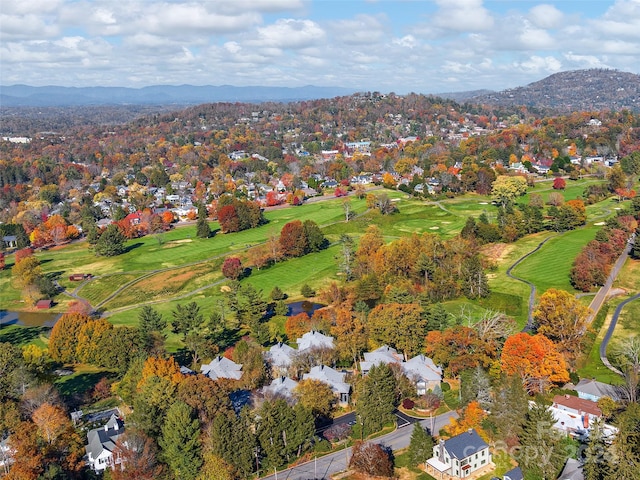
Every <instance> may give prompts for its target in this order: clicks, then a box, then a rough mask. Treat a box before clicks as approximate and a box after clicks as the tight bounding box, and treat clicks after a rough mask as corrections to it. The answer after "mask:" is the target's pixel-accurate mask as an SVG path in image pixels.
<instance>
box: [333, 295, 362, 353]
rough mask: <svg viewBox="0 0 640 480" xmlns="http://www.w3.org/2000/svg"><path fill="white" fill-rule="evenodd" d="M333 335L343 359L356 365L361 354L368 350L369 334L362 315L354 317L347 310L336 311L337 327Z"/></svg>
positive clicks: (334, 326) (334, 327)
mask: <svg viewBox="0 0 640 480" xmlns="http://www.w3.org/2000/svg"><path fill="white" fill-rule="evenodd" d="M331 335H333V337H334V338H335V339H336V350H337V351H338V355H339V356H340V358H342V359H345V360H346V359H350V360H353V363H354V364H355V363H356V362H357V361H358V358H359V357H360V354H361V353H362V352H363V351H365V349H366V348H367V334H366V330H365V323H364V322H363V318H362V314H355V315H353V314H352V312H351V310H349V309H347V308H338V309H336V320H335V325H333V326H332V327H331Z"/></svg>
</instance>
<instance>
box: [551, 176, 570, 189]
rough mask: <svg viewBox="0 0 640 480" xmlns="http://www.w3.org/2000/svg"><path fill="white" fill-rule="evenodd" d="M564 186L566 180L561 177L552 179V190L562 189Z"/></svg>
mask: <svg viewBox="0 0 640 480" xmlns="http://www.w3.org/2000/svg"><path fill="white" fill-rule="evenodd" d="M566 186H567V181H566V180H565V179H564V178H562V177H556V178H555V179H554V180H553V188H554V190H564V189H565V187H566Z"/></svg>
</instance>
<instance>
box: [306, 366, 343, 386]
mask: <svg viewBox="0 0 640 480" xmlns="http://www.w3.org/2000/svg"><path fill="white" fill-rule="evenodd" d="M345 376H346V373H342V372H338V371H337V370H334V369H333V368H331V367H327V366H326V365H319V366H315V367H313V368H312V369H311V371H310V372H309V373H305V374H304V375H303V376H302V379H303V380H309V379H313V380H319V381H321V382H324V383H326V384H328V385H329V386H330V387H331V390H333V391H334V392H335V393H349V392H350V391H351V385H349V384H348V383H346V382H345V381H344V377H345Z"/></svg>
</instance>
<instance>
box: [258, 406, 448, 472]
mask: <svg viewBox="0 0 640 480" xmlns="http://www.w3.org/2000/svg"><path fill="white" fill-rule="evenodd" d="M396 415H397V416H398V417H399V418H398V424H399V425H402V426H400V427H399V428H397V429H396V430H394V431H393V432H391V433H388V434H386V435H383V436H382V437H378V438H376V439H373V440H371V441H372V442H373V443H379V444H381V445H385V446H387V447H390V448H391V449H392V450H400V449H402V448H405V447H407V446H409V442H410V440H411V433H412V431H413V428H411V427H410V423H414V422H415V421H416V420H417V419H415V418H413V417H409V416H407V415H404V414H402V413H400V412H396ZM450 417H453V418H457V417H458V414H457V413H456V412H447V413H443V414H442V415H439V416H437V417H433V419H428V418H427V419H424V420H420V425H422V426H423V427H425V428H429V429H430V430H431V426H432V425H431V424H432V423H433V432H436V433H437V432H439V431H440V429H441V428H442V427H444V426H445V425H448V424H449V418H450ZM350 456H351V448H347V449H345V450H341V451H339V452H335V453H331V454H329V455H325V456H324V457H318V458H317V459H315V460H312V461H310V462H307V463H303V464H301V465H297V466H295V467H292V468H289V469H287V470H282V471H280V472H278V473H277V474H273V475H269V476H268V477H263V478H264V479H265V480H276V478H277V479H278V480H311V479H327V478H329V477H330V476H331V475H333V474H334V473H338V472H341V471H343V470H346V469H347V466H348V464H349V458H350Z"/></svg>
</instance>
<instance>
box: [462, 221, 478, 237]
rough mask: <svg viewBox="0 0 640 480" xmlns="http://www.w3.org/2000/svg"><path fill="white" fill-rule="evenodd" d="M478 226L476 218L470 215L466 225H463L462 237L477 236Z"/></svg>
mask: <svg viewBox="0 0 640 480" xmlns="http://www.w3.org/2000/svg"><path fill="white" fill-rule="evenodd" d="M477 228H478V227H477V226H476V220H475V218H473V217H468V218H467V221H466V222H465V224H464V227H462V230H461V231H460V236H461V237H462V238H469V239H471V238H476V234H477Z"/></svg>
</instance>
